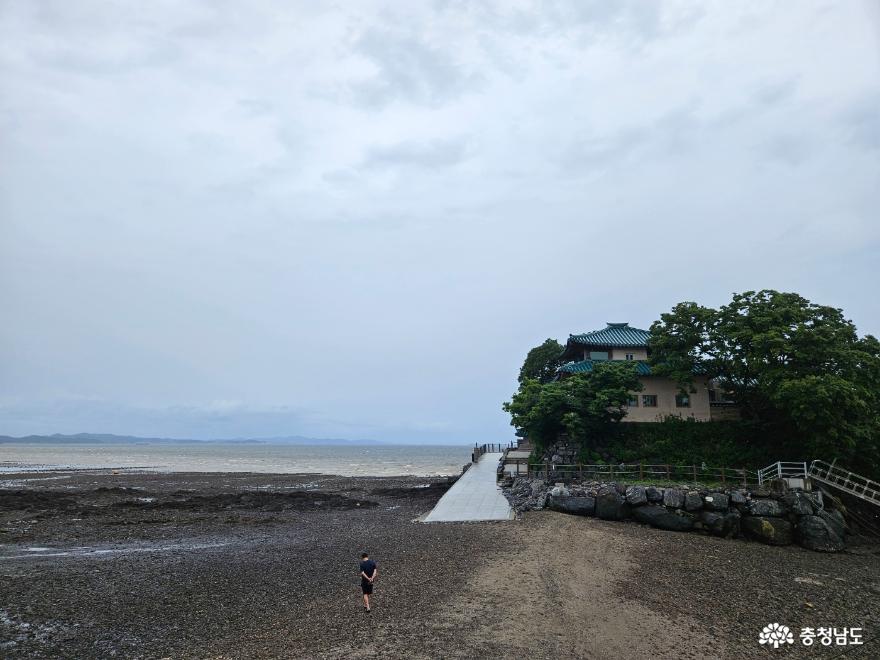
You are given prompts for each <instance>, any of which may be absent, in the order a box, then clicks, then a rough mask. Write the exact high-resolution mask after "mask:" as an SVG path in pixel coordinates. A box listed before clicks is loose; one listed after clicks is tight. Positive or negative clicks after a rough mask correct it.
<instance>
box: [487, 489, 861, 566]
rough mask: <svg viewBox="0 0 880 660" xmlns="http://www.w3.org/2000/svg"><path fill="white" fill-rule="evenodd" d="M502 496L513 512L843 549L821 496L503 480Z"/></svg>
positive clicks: (839, 509) (830, 505)
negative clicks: (632, 522)
mask: <svg viewBox="0 0 880 660" xmlns="http://www.w3.org/2000/svg"><path fill="white" fill-rule="evenodd" d="M503 490H504V494H505V496H506V497H507V499H508V501H509V502H510V503H511V506H512V507H513V509H514V510H515V511H516V512H517V513H520V512H523V511H528V510H541V509H544V508H549V509H553V510H555V511H561V512H563V513H570V514H574V515H581V516H596V517H597V518H601V519H602V520H635V521H637V522H640V523H645V524H648V525H650V526H651V527H655V528H657V529H663V530H669V531H677V532H691V531H693V532H703V533H706V534H711V535H713V536H720V537H726V538H733V537H744V538H748V539H753V540H756V541H760V542H762V543H767V544H769V545H790V544H792V543H797V544H798V545H801V546H803V547H804V548H808V549H810V550H816V551H820V552H839V551H841V550H843V549H844V548H845V547H846V542H845V536H846V533H847V523H846V519H845V517H844V512H845V508H844V507H843V506H842V505H841V504H840V502H839V501H838V500H836V499H835V498H833V497H830V496H825V497H823V493H822V492H821V491H816V492H804V491H803V490H785V489H784V488H780V489H778V490H776V491H773V490H770V489H769V488H767V489H763V488H762V489H758V490H749V489H746V488H731V489H725V488H711V489H710V488H701V487H698V486H688V485H687V484H682V485H680V486H674V487H658V486H642V485H627V484H624V483H619V482H599V481H584V482H580V483H577V482H576V483H571V484H567V485H563V484H559V485H551V484H549V483H547V482H546V481H544V480H542V479H527V478H522V477H520V478H517V479H512V480H510V479H509V480H507V481H506V482H505V484H504V489H503Z"/></svg>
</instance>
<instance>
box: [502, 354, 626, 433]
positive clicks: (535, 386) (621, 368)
mask: <svg viewBox="0 0 880 660" xmlns="http://www.w3.org/2000/svg"><path fill="white" fill-rule="evenodd" d="M641 389H642V384H641V383H640V382H639V379H638V376H637V375H636V366H635V364H633V363H632V362H623V361H621V362H603V363H599V364H595V365H594V367H593V370H592V371H591V372H587V373H579V374H573V375H572V376H569V377H567V378H564V379H563V380H559V381H555V382H552V383H546V384H542V383H540V382H538V381H537V380H536V379H533V378H527V379H526V380H524V381H523V383H522V385H521V386H520V388H519V390H518V391H517V392H516V394H514V395H513V397H512V398H511V400H510V401H508V402H507V403H505V404H504V406H503V407H504V410H505V411H506V412H508V413H510V418H511V420H510V423H511V425H512V426H513V427H514V428H516V429H517V432H518V433H521V434H524V435H526V436H528V437H529V438H530V439H532V440H533V441H534V442H535V443H536V444H538V445H541V446H546V445H548V444H550V443H552V442H553V441H555V440H556V438H557V437H558V436H559V435H560V434H561V433H566V434H568V435H569V437H571V438H574V439H577V440H581V441H584V440H585V439H586V438H587V437H588V436H589V435H590V433H591V432H592V431H594V430H596V429H599V428H601V427H602V426H603V425H607V424H608V423H613V422H619V421H620V420H621V419H622V418H623V417H624V416H625V415H626V406H627V403H628V402H629V397H630V393H631V392H638V391H640V390H641Z"/></svg>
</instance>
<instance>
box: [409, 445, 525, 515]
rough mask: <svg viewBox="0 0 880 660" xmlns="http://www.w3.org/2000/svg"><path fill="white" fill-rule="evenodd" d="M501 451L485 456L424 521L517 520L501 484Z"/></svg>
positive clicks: (449, 491) (464, 475)
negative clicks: (498, 475)
mask: <svg viewBox="0 0 880 660" xmlns="http://www.w3.org/2000/svg"><path fill="white" fill-rule="evenodd" d="M502 456H503V454H501V453H500V452H497V453H492V454H483V455H482V456H481V457H480V458H479V460H478V461H477V462H476V463H474V464H473V465H471V467H470V468H469V469H468V471H467V472H465V473H464V474H463V475H462V476H461V478H460V479H459V480H458V481H456V482H455V483H454V484H453V485H452V488H450V489H449V490H448V491H446V494H444V495H443V497H441V498H440V501H439V502H437V505H436V506H435V507H434V508H433V509H432V510H431V513H429V514H428V515H427V516H426V517H425V519H424V521H423V522H454V521H462V520H509V519H510V518H512V517H513V512H512V511H511V509H510V505H509V504H508V503H507V499H505V497H504V495H502V494H501V489H500V488H499V487H498V484H497V470H498V461H499V460H501V457H502Z"/></svg>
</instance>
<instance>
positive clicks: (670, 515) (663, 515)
mask: <svg viewBox="0 0 880 660" xmlns="http://www.w3.org/2000/svg"><path fill="white" fill-rule="evenodd" d="M632 514H633V518H635V519H636V520H638V521H639V522H643V523H647V524H648V525H650V526H651V527H656V528H658V529H667V530H671V531H674V532H688V531H690V530H692V529H693V528H694V518H693V516H691V515H690V514H687V513H677V512H675V511H670V510H669V509H667V508H666V507H665V506H640V507H638V508H636V509H633V512H632Z"/></svg>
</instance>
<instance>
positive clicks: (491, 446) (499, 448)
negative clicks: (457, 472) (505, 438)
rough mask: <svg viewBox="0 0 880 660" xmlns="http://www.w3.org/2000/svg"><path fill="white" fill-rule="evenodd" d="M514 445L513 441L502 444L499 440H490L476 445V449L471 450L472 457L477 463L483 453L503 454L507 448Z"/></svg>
mask: <svg viewBox="0 0 880 660" xmlns="http://www.w3.org/2000/svg"><path fill="white" fill-rule="evenodd" d="M512 446H513V443H508V444H502V443H499V442H490V443H487V444H482V445H474V451H473V452H471V459H472V462H473V463H476V462H477V461H478V460H480V456H482V455H483V454H501V453H503V452H504V450H505V449H510V448H511V447H512Z"/></svg>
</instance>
